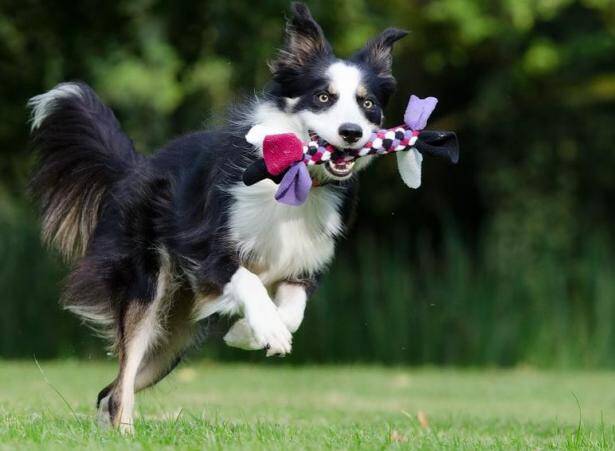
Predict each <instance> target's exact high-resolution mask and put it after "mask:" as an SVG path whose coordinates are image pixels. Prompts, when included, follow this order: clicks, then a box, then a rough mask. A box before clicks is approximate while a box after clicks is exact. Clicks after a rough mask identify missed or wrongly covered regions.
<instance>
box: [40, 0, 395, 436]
mask: <svg viewBox="0 0 615 451" xmlns="http://www.w3.org/2000/svg"><path fill="white" fill-rule="evenodd" d="M291 9H292V17H291V18H290V19H289V21H288V23H287V26H286V31H285V42H284V45H283V48H282V49H281V50H280V51H279V52H278V54H277V55H276V57H275V58H274V59H273V61H272V62H271V63H270V68H271V72H272V80H271V82H270V83H269V85H268V86H267V88H266V89H265V90H264V93H263V94H262V96H261V97H259V98H258V99H257V100H255V101H253V102H249V103H247V104H245V105H243V106H242V107H241V108H239V110H240V112H239V113H234V114H230V115H229V117H228V119H227V121H226V124H227V125H226V126H224V127H222V128H221V129H218V130H212V131H199V132H196V133H191V134H188V135H185V136H182V137H180V138H177V139H175V140H173V141H171V142H170V143H169V144H167V145H166V146H165V147H163V148H162V149H160V150H158V151H157V152H155V153H154V154H153V155H152V156H149V157H147V156H145V155H142V154H139V153H137V152H136V151H135V149H134V147H133V145H132V142H131V140H130V139H129V138H128V137H127V136H126V135H125V134H124V132H123V131H122V129H121V127H120V125H119V123H118V121H117V119H116V118H115V116H114V115H113V112H112V111H111V109H109V108H108V107H107V106H106V105H104V104H103V103H102V102H101V100H100V99H99V98H98V97H97V95H96V94H95V93H94V91H93V90H92V89H91V88H90V87H88V86H87V85H85V84H83V83H79V82H70V83H62V84H59V85H58V86H56V87H55V88H53V89H52V90H51V91H49V92H47V93H44V94H41V95H39V96H36V97H34V98H32V99H31V100H30V102H29V106H30V108H31V109H32V135H33V143H34V147H35V149H36V151H37V154H38V157H39V162H38V166H37V167H36V169H35V171H34V174H33V177H32V179H31V185H30V189H31V192H32V194H33V195H34V197H35V198H36V199H37V200H38V202H39V203H40V208H41V216H42V236H43V239H44V241H45V242H47V243H48V244H50V245H52V246H54V247H56V248H57V249H59V251H60V252H61V254H62V255H63V256H64V257H65V258H66V260H67V261H70V262H72V263H73V265H74V266H73V269H72V272H71V274H70V276H69V278H68V280H67V283H66V287H65V290H64V293H63V298H62V303H63V305H64V306H65V307H66V308H67V309H68V310H70V311H72V312H74V313H75V314H77V315H79V316H80V317H81V318H83V319H84V320H86V321H88V322H90V323H91V324H93V325H95V326H97V327H98V328H99V329H101V330H103V331H104V332H105V333H106V334H107V335H108V337H109V338H110V341H111V343H112V349H113V350H114V351H115V352H116V353H117V355H118V357H119V372H118V374H117V377H116V378H115V380H114V381H113V382H111V383H110V384H109V385H108V386H107V387H105V388H104V389H103V390H102V391H101V392H100V394H99V395H98V401H97V406H98V411H99V417H100V418H101V419H102V421H104V422H107V423H109V424H111V425H113V426H115V427H119V428H120V429H121V430H123V431H128V432H130V431H132V427H133V426H132V424H133V406H134V394H135V392H137V391H139V390H142V389H144V388H146V387H149V386H151V385H153V384H155V383H157V382H158V381H159V380H161V379H162V378H163V377H164V376H166V375H167V374H168V373H169V372H170V371H171V370H172V369H173V368H174V367H175V366H176V365H177V363H178V362H179V360H180V359H181V357H182V355H183V354H184V352H185V351H186V349H187V348H189V347H190V346H191V345H193V344H194V343H195V341H196V340H197V337H198V335H199V334H198V333H197V332H198V322H199V321H201V320H203V319H205V318H208V317H210V316H211V315H214V314H218V315H238V317H239V319H238V320H237V322H235V323H234V325H233V326H232V327H231V328H230V330H229V331H228V333H227V334H226V335H225V337H224V339H225V341H226V343H227V344H229V345H230V346H236V347H241V348H244V349H265V350H266V353H267V355H268V356H270V355H285V354H287V353H289V352H290V351H291V339H292V335H291V334H292V333H294V332H295V331H296V330H297V329H298V327H299V325H300V324H301V321H302V320H303V312H304V308H305V305H306V300H307V298H308V297H309V296H310V295H311V294H312V292H313V291H314V290H315V288H316V286H317V284H318V280H319V278H320V276H321V274H322V273H323V271H324V270H325V269H326V267H327V265H328V264H329V263H330V262H331V259H332V258H333V253H334V248H335V242H336V240H337V239H338V238H339V237H340V236H341V234H342V233H343V231H344V228H345V226H346V225H347V222H348V218H349V217H350V214H351V212H352V209H353V204H354V199H355V193H356V173H357V172H358V171H359V170H361V169H363V168H364V167H365V166H367V165H368V164H369V160H370V159H371V158H361V159H360V160H358V161H357V162H356V163H354V164H353V163H348V164H345V165H344V164H336V165H333V164H331V165H319V166H318V167H315V166H310V174H311V177H312V179H313V184H314V189H312V191H311V192H310V195H309V199H308V200H307V202H306V203H305V204H303V205H301V206H288V205H283V204H280V203H278V202H276V201H275V199H274V193H275V191H276V185H275V184H274V183H273V182H272V181H270V180H263V181H261V182H259V183H257V184H255V185H253V186H250V187H247V186H245V185H244V183H243V182H242V172H243V171H244V169H245V168H246V167H248V165H250V164H251V163H252V162H253V161H255V160H256V159H257V158H259V157H261V156H262V151H261V148H260V146H259V144H258V143H259V142H261V143H262V139H263V138H264V136H265V135H267V134H274V133H288V132H292V133H295V134H296V135H297V136H299V137H300V138H302V139H306V140H307V139H308V137H309V133H310V132H313V133H316V134H317V135H319V136H320V137H322V138H324V139H325V140H327V141H328V142H329V143H331V144H333V145H334V146H336V147H338V148H340V149H352V148H359V147H362V146H363V145H364V144H365V142H366V141H367V140H368V138H369V136H370V134H371V132H372V131H373V130H375V129H377V128H378V127H379V126H380V125H381V123H382V120H383V108H384V106H385V105H386V103H387V100H388V98H389V96H390V95H391V94H392V92H393V90H394V88H395V79H394V78H393V76H392V74H391V50H392V46H393V43H394V42H395V41H397V40H398V39H400V38H402V37H403V36H405V35H406V32H404V31H401V30H397V29H393V28H389V29H387V30H385V31H384V32H382V33H381V34H380V35H379V36H377V37H375V38H374V39H373V40H371V41H369V42H367V44H366V45H365V47H364V48H362V49H361V50H359V51H358V52H356V53H355V54H354V55H353V56H352V57H350V58H349V59H347V60H343V59H338V58H336V57H335V56H334V54H333V51H332V49H331V46H330V44H329V43H328V42H327V40H326V39H325V37H324V35H323V32H322V29H321V27H320V26H319V25H318V23H316V21H315V20H314V19H313V18H312V16H311V14H310V11H309V9H308V8H307V6H305V5H304V4H301V3H294V4H293V5H292V8H291ZM255 126H258V127H255ZM249 130H252V133H251V135H252V136H250V137H249V138H250V139H249V142H251V143H254V142H256V145H253V144H250V143H249V142H248V141H247V140H246V134H247V133H248V131H249ZM254 135H258V136H254Z"/></svg>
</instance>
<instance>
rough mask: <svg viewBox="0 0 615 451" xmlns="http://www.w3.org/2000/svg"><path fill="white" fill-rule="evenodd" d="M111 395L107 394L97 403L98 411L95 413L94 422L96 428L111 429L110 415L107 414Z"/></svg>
mask: <svg viewBox="0 0 615 451" xmlns="http://www.w3.org/2000/svg"><path fill="white" fill-rule="evenodd" d="M110 399H111V394H108V395H107V396H105V397H104V398H103V399H101V400H100V402H99V403H98V411H97V412H96V422H97V423H98V426H100V427H101V428H104V429H111V427H112V422H111V413H110V412H109V400H110Z"/></svg>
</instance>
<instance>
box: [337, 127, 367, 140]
mask: <svg viewBox="0 0 615 451" xmlns="http://www.w3.org/2000/svg"><path fill="white" fill-rule="evenodd" d="M337 132H338V133H339V134H340V136H341V137H342V138H343V139H344V141H346V142H347V143H348V144H352V143H356V142H357V141H358V140H359V139H360V138H361V136H363V129H361V126H360V125H358V124H351V123H350V122H346V123H345V124H342V125H340V128H339V129H338V130H337Z"/></svg>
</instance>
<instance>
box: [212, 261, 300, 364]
mask: <svg viewBox="0 0 615 451" xmlns="http://www.w3.org/2000/svg"><path fill="white" fill-rule="evenodd" d="M223 297H227V298H231V299H232V300H233V301H234V302H236V303H237V306H238V308H239V310H240V311H241V312H242V313H243V316H244V318H243V319H242V320H239V321H238V322H236V323H235V324H234V325H233V327H231V329H230V330H229V331H228V333H227V334H226V335H225V336H224V341H225V342H226V343H227V344H228V345H229V346H234V347H239V348H243V349H263V348H266V349H267V356H271V355H285V354H288V353H289V352H290V350H291V341H292V335H291V333H290V332H289V330H288V328H287V327H286V325H285V324H284V322H283V320H282V317H281V315H280V314H279V312H278V309H277V307H276V306H275V304H274V303H273V301H272V300H271V298H270V297H269V294H268V293H267V289H266V288H265V286H264V285H263V283H262V282H261V280H260V279H259V277H258V276H257V275H256V274H254V273H252V272H250V271H248V270H247V269H246V268H243V267H240V268H239V269H238V270H237V271H236V272H235V274H234V275H233V277H231V280H230V282H229V283H228V284H227V286H226V287H225V289H224V293H223Z"/></svg>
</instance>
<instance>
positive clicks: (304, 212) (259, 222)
mask: <svg viewBox="0 0 615 451" xmlns="http://www.w3.org/2000/svg"><path fill="white" fill-rule="evenodd" d="M276 189H277V185H275V184H274V183H273V182H271V181H270V180H264V181H262V182H259V183H257V184H256V185H252V186H250V187H247V186H244V185H243V184H238V185H236V186H235V187H233V188H232V189H231V192H232V194H233V196H234V198H235V202H234V205H233V207H232V209H231V217H230V228H231V230H230V232H231V238H232V240H233V242H234V243H235V245H236V246H238V249H239V252H240V255H241V257H242V260H243V261H244V262H246V264H249V266H250V267H252V268H255V270H256V271H257V272H258V274H259V277H260V278H261V280H262V281H263V283H265V284H266V285H268V284H272V283H275V282H278V281H281V280H284V279H289V278H294V277H297V276H299V275H302V274H306V273H307V274H310V273H314V272H316V271H318V270H322V269H323V268H324V266H326V265H327V264H328V263H329V262H330V261H331V259H332V258H333V253H334V238H335V236H336V235H338V234H339V233H341V231H342V220H341V215H340V213H339V207H340V205H341V202H342V199H341V198H340V196H339V195H338V194H337V193H336V192H334V191H333V190H330V189H327V188H326V187H322V188H318V189H314V190H312V191H311V192H310V195H309V197H308V200H307V202H305V204H303V205H300V206H290V205H284V204H281V203H279V202H277V201H276V200H275V198H274V194H275V191H276Z"/></svg>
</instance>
